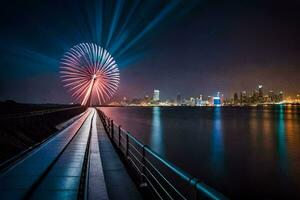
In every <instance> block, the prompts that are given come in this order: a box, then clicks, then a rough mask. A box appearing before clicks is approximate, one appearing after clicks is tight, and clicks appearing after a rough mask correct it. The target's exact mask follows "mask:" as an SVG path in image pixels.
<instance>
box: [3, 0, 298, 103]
mask: <svg viewBox="0 0 300 200" xmlns="http://www.w3.org/2000/svg"><path fill="white" fill-rule="evenodd" d="M170 2H171V3H170ZM101 8H102V9H101ZM299 8H300V2H299V1H280V2H279V1H278V2H276V1H264V0H257V1H256V0H251V1H242V0H239V1H213V0H210V1H196V2H194V1H176V0H174V1H125V2H123V3H122V1H116V2H113V3H112V1H104V2H101V1H95V0H94V1H76V0H75V1H71V0H67V1H64V2H61V1H53V0H50V1H9V2H8V1H6V2H2V3H1V12H0V13H1V14H0V15H1V19H0V20H1V21H0V26H1V32H0V42H1V46H0V52H1V56H0V66H1V74H0V78H1V79H0V100H6V99H13V100H16V101H18V102H28V103H29V102H31V103H47V102H51V103H68V102H71V101H72V100H71V98H70V94H69V93H68V92H67V91H66V89H65V88H63V87H62V84H61V82H60V79H59V60H60V58H61V57H62V55H63V54H64V52H66V51H68V50H69V49H70V48H71V47H72V46H74V45H76V44H78V43H81V42H94V43H97V44H99V45H101V46H103V47H105V48H107V49H108V50H109V52H110V53H111V54H112V56H113V57H114V58H115V59H116V61H117V62H118V65H119V67H120V73H121V74H120V75H121V82H120V88H119V90H118V91H117V94H116V96H115V98H116V99H118V98H121V97H123V96H127V97H142V96H144V95H147V94H148V95H152V92H153V89H159V90H160V91H161V96H162V98H173V99H174V98H176V95H177V94H178V93H181V94H182V96H184V97H189V96H198V95H199V94H203V95H215V94H216V92H217V91H220V92H222V93H224V95H225V96H227V97H231V96H232V94H233V92H235V91H236V92H239V91H242V90H248V91H251V90H253V89H255V88H256V87H257V85H258V84H262V85H263V86H264V90H265V91H267V90H270V89H273V90H274V91H275V92H279V91H280V90H283V91H284V93H285V94H286V95H295V94H297V93H300V87H299V85H300V84H299V83H300V22H299V19H300V12H299Z"/></svg>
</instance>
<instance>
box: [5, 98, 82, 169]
mask: <svg viewBox="0 0 300 200" xmlns="http://www.w3.org/2000/svg"><path fill="white" fill-rule="evenodd" d="M85 109H86V108H84V107H81V106H78V105H74V106H70V105H56V104H19V103H15V102H13V101H7V102H0V124H1V126H0V163H3V162H5V161H6V160H8V159H10V158H12V157H13V156H15V155H17V154H19V153H21V152H22V151H25V150H26V149H28V148H29V147H32V146H34V145H36V144H38V143H40V142H42V141H43V140H45V139H46V138H48V137H49V136H51V135H52V134H54V133H55V132H56V131H57V130H58V129H59V128H61V127H58V125H59V124H60V123H62V122H65V121H67V120H68V119H70V118H72V117H74V116H76V115H78V114H80V113H82V112H83V111H84V110H85Z"/></svg>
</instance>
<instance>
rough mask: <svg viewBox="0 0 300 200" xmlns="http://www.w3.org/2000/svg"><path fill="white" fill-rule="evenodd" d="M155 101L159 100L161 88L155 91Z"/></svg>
mask: <svg viewBox="0 0 300 200" xmlns="http://www.w3.org/2000/svg"><path fill="white" fill-rule="evenodd" d="M153 101H159V90H154V91H153Z"/></svg>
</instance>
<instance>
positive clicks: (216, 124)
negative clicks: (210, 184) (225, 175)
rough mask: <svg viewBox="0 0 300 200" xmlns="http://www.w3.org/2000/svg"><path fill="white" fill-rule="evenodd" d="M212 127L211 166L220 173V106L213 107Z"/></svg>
mask: <svg viewBox="0 0 300 200" xmlns="http://www.w3.org/2000/svg"><path fill="white" fill-rule="evenodd" d="M212 120H213V127H212V134H211V136H212V138H211V144H212V145H211V159H212V161H211V167H212V168H213V169H214V171H215V172H216V173H217V174H218V173H222V171H223V169H224V165H223V162H224V157H223V153H224V152H223V149H224V146H223V133H222V117H221V108H220V107H215V108H214V109H213V119H212Z"/></svg>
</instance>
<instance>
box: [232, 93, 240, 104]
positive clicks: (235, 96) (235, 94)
mask: <svg viewBox="0 0 300 200" xmlns="http://www.w3.org/2000/svg"><path fill="white" fill-rule="evenodd" d="M233 103H234V105H237V104H238V103H239V97H238V94H237V93H234V95H233Z"/></svg>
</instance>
